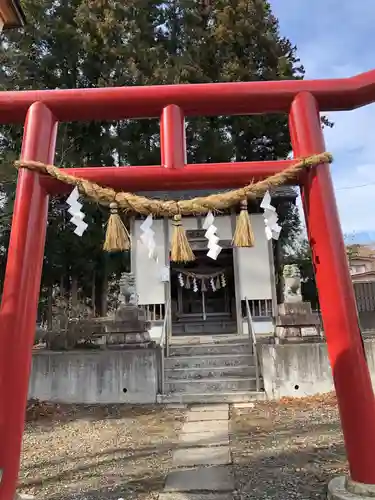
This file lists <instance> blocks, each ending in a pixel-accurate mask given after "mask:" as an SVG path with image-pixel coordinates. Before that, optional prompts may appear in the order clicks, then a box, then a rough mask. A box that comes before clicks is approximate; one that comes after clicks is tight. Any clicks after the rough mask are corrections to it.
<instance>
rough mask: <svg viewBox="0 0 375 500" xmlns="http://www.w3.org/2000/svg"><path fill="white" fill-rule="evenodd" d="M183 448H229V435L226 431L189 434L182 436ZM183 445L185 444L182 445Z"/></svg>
mask: <svg viewBox="0 0 375 500" xmlns="http://www.w3.org/2000/svg"><path fill="white" fill-rule="evenodd" d="M179 439H180V442H181V445H182V446H185V447H186V446H188V445H190V446H194V447H197V446H227V445H229V435H228V432H226V431H213V432H189V433H188V434H180V437H179ZM182 443H183V444H182Z"/></svg>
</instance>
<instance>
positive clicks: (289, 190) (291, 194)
mask: <svg viewBox="0 0 375 500" xmlns="http://www.w3.org/2000/svg"><path fill="white" fill-rule="evenodd" d="M218 191H220V192H225V191H231V190H230V189H220V190H217V189H202V190H200V189H199V190H196V189H195V190H191V191H142V192H138V193H137V194H139V195H141V196H148V197H149V198H156V199H160V200H166V199H174V200H188V199H190V198H195V197H197V196H208V195H210V194H214V193H217V192H218ZM270 193H271V196H272V198H273V199H278V200H287V201H295V200H296V198H297V196H298V193H297V191H296V189H295V188H293V187H292V186H280V187H277V188H274V189H270ZM259 198H261V197H259Z"/></svg>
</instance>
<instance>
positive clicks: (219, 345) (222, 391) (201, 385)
mask: <svg viewBox="0 0 375 500" xmlns="http://www.w3.org/2000/svg"><path fill="white" fill-rule="evenodd" d="M262 388H263V381H262V378H261V377H260V389H261V390H260V391H259V392H258V391H257V390H256V371H255V356H254V355H253V354H251V346H250V345H249V341H248V337H247V336H244V337H242V336H241V337H239V336H237V335H231V336H212V337H208V336H201V337H178V338H176V339H173V342H172V344H171V346H170V353H169V357H168V358H165V360H164V394H163V395H159V397H158V400H159V402H161V403H198V404H199V403H206V404H207V403H237V402H246V401H251V400H254V399H265V393H264V391H263V389H262Z"/></svg>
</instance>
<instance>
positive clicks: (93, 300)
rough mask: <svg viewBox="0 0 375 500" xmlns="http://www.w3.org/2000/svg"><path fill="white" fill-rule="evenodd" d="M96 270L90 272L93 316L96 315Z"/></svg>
mask: <svg viewBox="0 0 375 500" xmlns="http://www.w3.org/2000/svg"><path fill="white" fill-rule="evenodd" d="M95 280H96V272H95V270H94V271H93V273H92V278H91V307H92V314H93V316H96V304H95V298H96V283H95Z"/></svg>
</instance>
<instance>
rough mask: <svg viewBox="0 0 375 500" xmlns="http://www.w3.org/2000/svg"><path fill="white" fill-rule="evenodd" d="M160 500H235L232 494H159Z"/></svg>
mask: <svg viewBox="0 0 375 500" xmlns="http://www.w3.org/2000/svg"><path fill="white" fill-rule="evenodd" d="M158 500H233V494H232V493H208V492H201V493H188V492H185V493H178V492H174V493H159V497H158Z"/></svg>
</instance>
